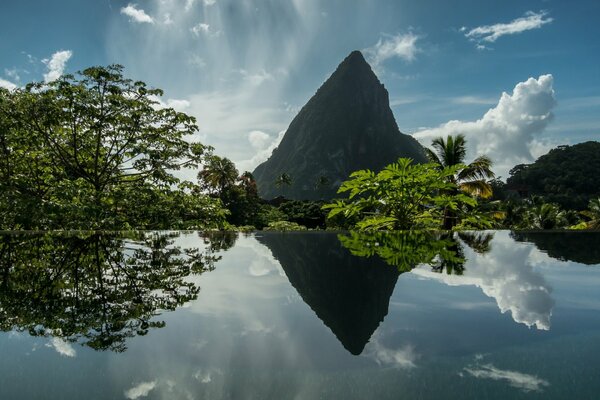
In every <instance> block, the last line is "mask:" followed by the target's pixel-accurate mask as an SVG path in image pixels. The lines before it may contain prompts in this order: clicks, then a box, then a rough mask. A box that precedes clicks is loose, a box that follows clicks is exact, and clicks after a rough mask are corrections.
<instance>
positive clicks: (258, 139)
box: [248, 131, 271, 150]
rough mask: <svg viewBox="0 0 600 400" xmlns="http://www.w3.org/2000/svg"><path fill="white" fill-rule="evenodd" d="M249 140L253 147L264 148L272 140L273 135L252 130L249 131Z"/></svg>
mask: <svg viewBox="0 0 600 400" xmlns="http://www.w3.org/2000/svg"><path fill="white" fill-rule="evenodd" d="M248 141H249V142H250V145H252V147H253V148H255V149H257V150H262V149H264V148H265V147H267V145H268V144H269V142H271V137H270V136H269V135H268V134H266V133H264V132H262V131H252V132H250V133H248Z"/></svg>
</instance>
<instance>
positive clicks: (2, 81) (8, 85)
mask: <svg viewBox="0 0 600 400" xmlns="http://www.w3.org/2000/svg"><path fill="white" fill-rule="evenodd" d="M0 87H1V88H4V89H8V90H15V89H16V88H17V85H15V84H14V83H12V82H9V81H7V80H5V79H2V78H0Z"/></svg>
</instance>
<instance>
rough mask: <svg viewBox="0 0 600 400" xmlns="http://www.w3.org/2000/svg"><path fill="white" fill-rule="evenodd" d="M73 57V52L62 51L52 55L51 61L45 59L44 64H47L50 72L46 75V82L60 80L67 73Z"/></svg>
mask: <svg viewBox="0 0 600 400" xmlns="http://www.w3.org/2000/svg"><path fill="white" fill-rule="evenodd" d="M72 56H73V52H72V51H71V50H61V51H57V52H56V53H54V54H52V57H50V59H47V58H46V59H44V60H42V62H43V63H44V64H46V68H47V70H48V72H46V73H45V74H44V82H52V81H55V80H57V79H58V78H60V76H61V75H62V74H63V72H64V71H65V67H66V66H67V61H69V59H70V58H71V57H72Z"/></svg>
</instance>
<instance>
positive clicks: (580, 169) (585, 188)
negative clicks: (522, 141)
mask: <svg viewBox="0 0 600 400" xmlns="http://www.w3.org/2000/svg"><path fill="white" fill-rule="evenodd" d="M506 184H507V188H508V189H513V190H517V191H519V192H521V193H527V194H529V195H539V196H543V197H544V198H545V199H546V200H547V201H551V202H555V203H558V204H560V205H561V206H562V207H563V208H567V209H575V210H582V209H585V208H586V207H587V205H588V202H589V200H590V199H591V198H594V197H600V142H585V143H580V144H576V145H573V146H559V147H557V148H556V149H553V150H550V152H549V153H548V154H546V155H543V156H541V157H540V158H538V159H537V160H536V161H535V162H534V163H533V164H520V165H517V166H516V167H514V168H513V169H512V170H511V171H510V177H509V178H508V179H507V182H506Z"/></svg>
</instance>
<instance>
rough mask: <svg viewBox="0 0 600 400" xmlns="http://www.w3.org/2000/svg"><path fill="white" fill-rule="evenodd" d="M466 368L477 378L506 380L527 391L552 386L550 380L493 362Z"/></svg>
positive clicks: (538, 390) (511, 384)
mask: <svg viewBox="0 0 600 400" xmlns="http://www.w3.org/2000/svg"><path fill="white" fill-rule="evenodd" d="M464 370H465V371H466V372H467V373H469V374H470V375H471V376H473V377H475V378H480V379H493V380H496V381H506V382H508V384H509V385H510V386H512V387H515V388H517V389H521V390H523V391H525V392H531V391H533V392H540V391H542V390H543V388H544V387H546V386H550V383H549V382H548V381H546V380H544V379H540V378H538V377H537V376H535V375H529V374H524V373H522V372H517V371H509V370H503V369H499V368H496V367H494V366H493V365H492V364H484V365H478V366H473V367H471V368H469V367H467V368H465V369H464ZM461 376H462V374H461Z"/></svg>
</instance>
